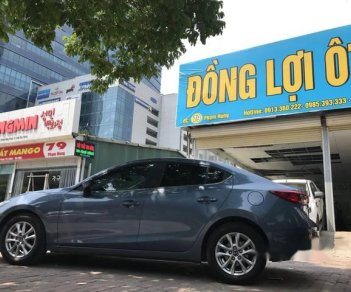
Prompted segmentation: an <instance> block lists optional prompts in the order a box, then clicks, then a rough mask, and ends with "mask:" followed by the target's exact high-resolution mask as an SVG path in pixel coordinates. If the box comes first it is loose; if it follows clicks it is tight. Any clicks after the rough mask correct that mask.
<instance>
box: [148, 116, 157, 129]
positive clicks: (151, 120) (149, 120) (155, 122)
mask: <svg viewBox="0 0 351 292" xmlns="http://www.w3.org/2000/svg"><path fill="white" fill-rule="evenodd" d="M147 122H148V123H149V124H150V125H153V126H154V127H156V128H157V127H158V121H156V120H154V119H153V118H150V117H147Z"/></svg>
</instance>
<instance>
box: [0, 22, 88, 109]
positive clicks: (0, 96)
mask: <svg viewBox="0 0 351 292" xmlns="http://www.w3.org/2000/svg"><path fill="white" fill-rule="evenodd" d="M71 32H72V31H71V29H70V28H69V27H67V26H64V27H62V28H58V29H57V30H56V37H55V40H54V41H53V42H52V47H53V52H52V53H48V52H47V51H45V50H43V49H40V48H38V47H37V46H35V45H34V44H33V43H32V42H30V41H29V40H27V39H26V38H25V36H24V34H23V33H22V32H17V33H16V34H15V35H10V40H9V42H8V43H4V42H1V41H0V112H7V111H12V110H17V109H22V108H26V107H27V106H31V105H33V104H34V101H35V97H36V91H37V88H38V87H39V86H42V85H44V84H51V83H55V82H58V81H62V80H67V79H70V78H73V77H75V76H79V75H83V74H87V73H89V72H90V66H89V64H88V63H84V64H80V63H78V59H77V58H70V57H68V56H67V55H66V54H65V52H64V44H63V40H62V38H63V36H67V35H70V34H71Z"/></svg>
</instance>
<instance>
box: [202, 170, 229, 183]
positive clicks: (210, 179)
mask: <svg viewBox="0 0 351 292" xmlns="http://www.w3.org/2000/svg"><path fill="white" fill-rule="evenodd" d="M230 176H231V174H230V173H228V172H226V171H224V170H222V169H218V168H215V167H212V166H210V167H209V169H208V173H207V180H206V184H215V183H220V182H222V181H225V180H226V179H227V178H228V177H230Z"/></svg>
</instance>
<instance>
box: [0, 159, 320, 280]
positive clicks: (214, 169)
mask: <svg viewBox="0 0 351 292" xmlns="http://www.w3.org/2000/svg"><path fill="white" fill-rule="evenodd" d="M305 203H306V197H305V196H304V195H303V193H300V192H298V191H295V190H291V189H290V188H288V187H284V186H282V185H278V184H275V183H273V182H271V181H270V180H267V179H265V178H262V177H260V176H257V175H255V174H253V173H250V172H248V171H245V170H243V169H239V168H235V167H232V166H229V165H222V164H217V163H213V162H206V161H199V160H187V159H153V160H140V161H134V162H130V163H127V164H125V165H122V166H117V167H114V168H109V169H107V170H104V171H101V172H99V173H98V174H96V175H93V176H91V177H89V178H87V179H86V180H84V181H82V182H81V183H79V184H77V185H74V186H72V187H69V188H63V189H53V190H44V191H37V192H29V193H26V194H23V195H20V196H17V197H14V198H12V199H10V200H8V201H6V202H2V203H0V231H1V233H0V250H1V253H2V256H3V258H4V260H6V261H7V262H9V263H10V264H18V265H29V264H33V263H36V262H37V261H39V260H40V258H42V256H43V255H45V254H46V252H47V251H51V252H65V253H78V252H79V253H88V254H104V255H118V256H127V257H141V258H151V259H163V260H181V261H189V262H198V263H200V262H207V263H208V265H209V268H210V269H211V270H212V272H213V274H214V275H215V276H216V277H217V278H219V279H220V280H222V281H225V282H230V283H239V282H240V283H242V282H247V281H250V280H252V279H253V278H255V277H257V276H258V275H259V274H260V273H261V272H262V270H263V269H264V267H265V265H266V261H267V260H271V261H280V260H287V259H290V258H291V257H292V255H293V254H294V253H295V252H296V251H298V250H306V249H310V247H311V231H312V227H314V226H313V222H312V221H311V220H309V218H308V217H307V215H306V214H305V212H303V209H302V207H303V205H304V204H305Z"/></svg>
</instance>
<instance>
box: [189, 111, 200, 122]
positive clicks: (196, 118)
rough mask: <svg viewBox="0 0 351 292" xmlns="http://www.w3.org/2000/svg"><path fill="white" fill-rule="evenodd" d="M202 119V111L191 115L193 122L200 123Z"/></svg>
mask: <svg viewBox="0 0 351 292" xmlns="http://www.w3.org/2000/svg"><path fill="white" fill-rule="evenodd" d="M201 121H202V114H200V113H196V114H193V115H192V117H191V122H192V123H193V124H198V123H201Z"/></svg>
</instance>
